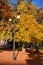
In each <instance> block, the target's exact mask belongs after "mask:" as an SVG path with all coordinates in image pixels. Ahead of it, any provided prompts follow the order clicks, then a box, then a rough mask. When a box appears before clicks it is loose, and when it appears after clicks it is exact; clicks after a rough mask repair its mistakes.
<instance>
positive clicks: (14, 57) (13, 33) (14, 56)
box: [9, 15, 20, 60]
mask: <svg viewBox="0 0 43 65" xmlns="http://www.w3.org/2000/svg"><path fill="white" fill-rule="evenodd" d="M17 20H20V15H18V16H17ZM9 21H10V22H11V21H12V19H9ZM14 24H15V22H14ZM14 28H15V27H14ZM12 36H13V60H16V54H15V39H14V36H15V30H14V31H13V32H12Z"/></svg>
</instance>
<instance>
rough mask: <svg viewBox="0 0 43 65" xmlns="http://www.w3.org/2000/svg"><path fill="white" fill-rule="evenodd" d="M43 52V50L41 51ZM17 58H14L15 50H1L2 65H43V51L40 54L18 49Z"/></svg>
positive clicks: (0, 64) (0, 59) (0, 62)
mask: <svg viewBox="0 0 43 65" xmlns="http://www.w3.org/2000/svg"><path fill="white" fill-rule="evenodd" d="M41 52H43V50H42V51H41ZM15 53H16V55H17V56H16V57H17V58H16V60H15V61H14V60H13V51H7V50H0V65H43V53H41V54H40V56H39V55H38V56H37V55H36V54H33V55H32V54H31V55H32V57H30V53H29V52H25V53H23V52H21V51H16V52H15Z"/></svg>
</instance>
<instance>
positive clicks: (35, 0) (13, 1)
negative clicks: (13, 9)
mask: <svg viewBox="0 0 43 65" xmlns="http://www.w3.org/2000/svg"><path fill="white" fill-rule="evenodd" d="M10 1H11V3H12V4H15V3H17V1H18V0H10ZM39 1H42V4H43V0H33V2H32V3H33V4H34V5H36V6H39ZM39 7H40V6H39ZM42 7H43V6H41V8H42Z"/></svg>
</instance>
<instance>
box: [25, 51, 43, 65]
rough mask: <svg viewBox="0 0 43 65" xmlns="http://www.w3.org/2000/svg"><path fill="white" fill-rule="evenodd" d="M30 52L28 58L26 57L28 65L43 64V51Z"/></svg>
mask: <svg viewBox="0 0 43 65" xmlns="http://www.w3.org/2000/svg"><path fill="white" fill-rule="evenodd" d="M28 52H29V53H30V54H28V58H27V59H26V65H43V53H40V52H39V53H38V54H37V53H36V52H31V51H28ZM29 58H30V59H29Z"/></svg>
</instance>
